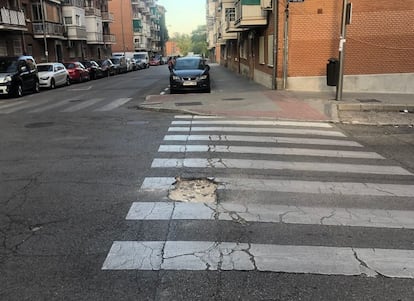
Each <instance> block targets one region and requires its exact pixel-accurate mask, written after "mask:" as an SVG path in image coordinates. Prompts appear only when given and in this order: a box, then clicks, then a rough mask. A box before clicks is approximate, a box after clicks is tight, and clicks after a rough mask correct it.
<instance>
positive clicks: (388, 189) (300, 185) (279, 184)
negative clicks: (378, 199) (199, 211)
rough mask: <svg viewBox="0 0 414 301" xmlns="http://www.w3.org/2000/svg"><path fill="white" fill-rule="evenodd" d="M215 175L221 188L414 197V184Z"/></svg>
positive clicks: (169, 180)
mask: <svg viewBox="0 0 414 301" xmlns="http://www.w3.org/2000/svg"><path fill="white" fill-rule="evenodd" d="M212 179H214V181H215V182H216V183H218V189H220V190H239V191H245V190H247V191H252V190H255V191H270V192H291V193H309V194H324V195H359V196H387V197H390V198H391V197H414V185H399V184H382V183H355V182H320V181H294V180H268V179H254V178H221V177H217V178H212ZM175 182H176V179H175V178H173V177H147V178H145V179H144V181H143V183H142V185H141V190H143V191H166V190H169V189H172V188H173V185H174V183H175Z"/></svg>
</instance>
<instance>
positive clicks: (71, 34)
mask: <svg viewBox="0 0 414 301" xmlns="http://www.w3.org/2000/svg"><path fill="white" fill-rule="evenodd" d="M66 30H67V38H68V39H69V40H86V39H87V35H86V26H77V25H66Z"/></svg>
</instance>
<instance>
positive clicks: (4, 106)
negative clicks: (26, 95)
mask: <svg viewBox="0 0 414 301" xmlns="http://www.w3.org/2000/svg"><path fill="white" fill-rule="evenodd" d="M26 102H27V100H22V101H16V102H9V103H4V104H1V105H0V110H3V109H7V108H11V107H16V106H20V105H22V104H25V103H26Z"/></svg>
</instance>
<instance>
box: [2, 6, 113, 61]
mask: <svg viewBox="0 0 414 301" xmlns="http://www.w3.org/2000/svg"><path fill="white" fill-rule="evenodd" d="M107 2H108V0H86V1H84V0H0V7H1V9H0V11H1V18H0V34H1V35H0V55H1V56H17V55H22V54H24V53H26V54H30V55H33V56H34V57H35V59H36V60H37V61H38V62H45V61H59V62H62V61H70V60H75V59H76V60H77V59H92V58H93V59H100V58H103V57H105V56H107V55H109V54H110V53H111V44H113V43H114V42H115V39H114V36H113V35H111V34H110V29H109V23H111V22H112V21H113V16H112V15H111V14H110V13H109V12H108V4H107Z"/></svg>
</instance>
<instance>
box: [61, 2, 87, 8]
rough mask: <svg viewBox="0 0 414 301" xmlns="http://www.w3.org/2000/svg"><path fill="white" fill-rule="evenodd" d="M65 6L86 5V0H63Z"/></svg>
mask: <svg viewBox="0 0 414 301" xmlns="http://www.w3.org/2000/svg"><path fill="white" fill-rule="evenodd" d="M62 5H63V6H76V7H82V8H83V7H84V6H85V2H84V0H62Z"/></svg>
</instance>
